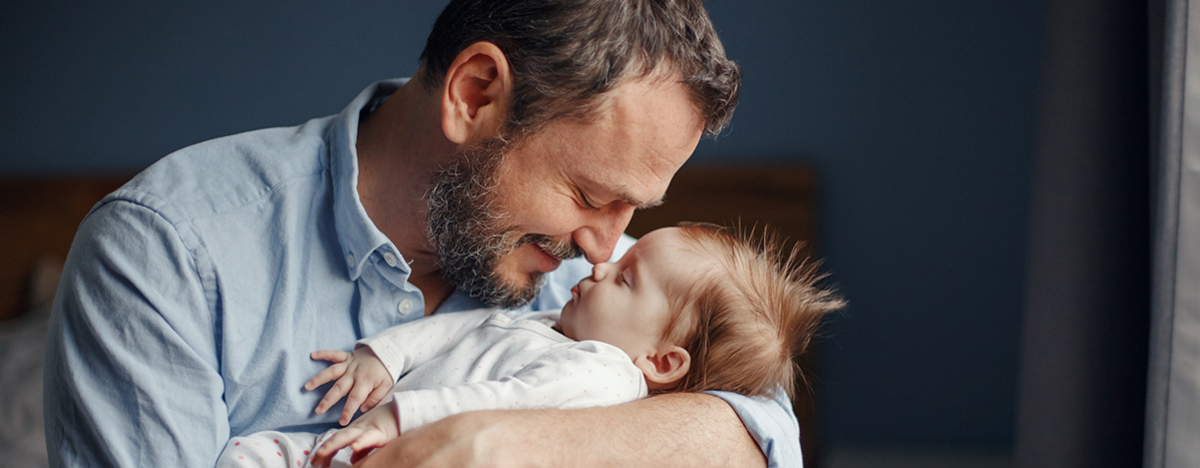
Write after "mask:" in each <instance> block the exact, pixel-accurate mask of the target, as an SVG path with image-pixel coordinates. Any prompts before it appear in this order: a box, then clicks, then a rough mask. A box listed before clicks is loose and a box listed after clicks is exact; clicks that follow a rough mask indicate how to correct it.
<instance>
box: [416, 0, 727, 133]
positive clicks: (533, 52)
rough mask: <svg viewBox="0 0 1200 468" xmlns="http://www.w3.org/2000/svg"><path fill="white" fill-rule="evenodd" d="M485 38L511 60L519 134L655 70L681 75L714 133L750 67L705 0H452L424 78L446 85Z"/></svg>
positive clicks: (509, 126) (430, 43)
mask: <svg viewBox="0 0 1200 468" xmlns="http://www.w3.org/2000/svg"><path fill="white" fill-rule="evenodd" d="M477 42H490V43H492V44H495V45H496V46H497V47H499V48H500V50H501V51H503V52H504V55H505V57H506V58H507V60H508V63H509V68H510V70H511V71H512V79H513V91H512V104H511V109H510V112H509V118H508V121H507V123H506V125H505V131H507V132H509V134H510V135H512V136H513V138H514V139H516V138H520V136H521V135H526V134H529V133H532V132H536V131H537V130H538V129H540V128H541V126H543V125H545V124H546V123H548V122H550V121H553V120H555V119H558V118H562V117H575V118H586V117H588V116H590V115H591V112H592V111H593V110H595V109H596V108H597V107H598V106H599V105H600V104H601V103H602V102H603V100H602V97H603V95H604V93H606V92H607V91H609V90H611V89H613V88H615V87H616V86H619V85H621V84H622V83H625V82H626V81H628V80H630V79H635V78H640V77H649V76H650V75H651V74H654V75H655V76H656V77H658V76H663V77H670V76H674V75H673V74H676V75H677V76H678V77H679V78H680V79H681V80H682V82H683V84H684V85H686V86H687V88H688V92H689V93H690V95H691V98H692V101H693V103H694V104H695V105H696V107H697V108H698V109H699V110H700V112H701V114H702V115H703V117H704V129H705V132H706V133H707V134H709V135H716V134H718V133H720V132H721V130H722V129H724V128H725V126H726V125H727V124H728V123H729V119H730V117H732V116H733V109H734V107H735V106H737V100H738V88H739V86H740V84H741V72H740V71H739V69H738V66H737V64H735V63H734V62H732V61H730V60H728V59H726V58H725V49H724V48H723V47H722V45H721V41H720V39H719V38H718V37H717V33H716V31H715V30H714V29H713V26H712V22H711V21H710V20H709V18H708V13H706V12H705V10H704V5H703V4H702V2H701V0H452V1H451V2H450V4H449V5H447V6H446V9H445V10H442V13H441V15H440V16H438V19H437V21H436V22H435V23H434V25H433V31H432V32H431V33H430V34H429V38H428V40H427V41H426V43H425V50H424V51H422V52H421V67H420V69H419V70H418V74H417V80H418V81H419V82H420V83H421V85H422V87H423V88H424V89H426V90H427V91H432V90H436V89H439V88H440V87H441V86H442V84H443V80H444V79H445V76H446V73H447V72H448V71H449V68H450V65H451V64H452V63H453V62H454V59H455V58H456V57H457V56H458V54H459V53H460V52H462V51H463V50H464V49H466V48H467V47H468V46H470V45H471V44H474V43H477ZM663 65H665V66H666V67H667V68H665V69H663V70H659V69H658V68H659V67H660V66H663ZM663 72H667V73H663Z"/></svg>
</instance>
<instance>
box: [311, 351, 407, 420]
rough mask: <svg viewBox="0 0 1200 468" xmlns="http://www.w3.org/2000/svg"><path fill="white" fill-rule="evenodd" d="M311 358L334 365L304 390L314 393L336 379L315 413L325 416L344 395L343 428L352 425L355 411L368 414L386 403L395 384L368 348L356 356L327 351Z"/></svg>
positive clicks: (318, 375)
mask: <svg viewBox="0 0 1200 468" xmlns="http://www.w3.org/2000/svg"><path fill="white" fill-rule="evenodd" d="M310 357H311V358H312V359H316V360H321V361H330V362H333V363H335V364H334V365H332V366H329V367H327V368H325V370H323V371H321V372H320V373H318V374H317V375H316V376H315V377H313V378H312V379H310V380H309V381H308V383H305V384H304V389H305V390H308V391H312V390H313V389H315V388H317V387H320V386H321V385H324V384H325V383H326V382H329V381H331V380H334V379H337V383H335V384H333V387H332V388H330V389H329V392H327V393H325V398H322V399H321V402H320V403H318V404H317V410H316V412H317V414H325V412H326V411H329V408H330V407H331V406H333V405H334V404H336V403H337V402H338V400H341V399H342V397H343V396H345V397H346V406H345V407H343V409H342V417H341V419H339V420H338V422H339V423H341V424H342V425H343V426H345V425H346V424H349V423H350V418H352V417H354V412H355V411H358V409H359V407H360V406H361V407H362V410H363V411H364V412H366V411H370V410H371V408H374V407H375V405H378V404H379V402H380V401H383V398H384V397H386V396H387V394H388V391H389V390H391V388H392V385H393V384H395V382H393V381H392V375H391V374H389V373H388V371H387V368H386V367H384V365H383V362H381V361H380V360H379V358H378V357H375V353H373V352H371V349H370V348H367V347H366V346H362V347H359V348H358V349H356V350H354V354H350V353H347V352H345V351H332V350H327V349H326V350H321V351H317V352H315V353H312V354H311V355H310ZM347 393H349V396H347Z"/></svg>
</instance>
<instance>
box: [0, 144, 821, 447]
mask: <svg viewBox="0 0 1200 468" xmlns="http://www.w3.org/2000/svg"><path fill="white" fill-rule="evenodd" d="M128 178H129V176H128V175H106V176H75V177H41V178H24V179H12V178H9V179H0V220H3V222H2V223H0V242H3V244H0V245H5V246H6V247H7V248H6V249H4V250H3V253H0V255H3V257H2V258H0V260H2V261H0V454H4V456H3V457H0V467H6V466H13V467H17V466H21V467H44V466H46V465H47V463H46V452H45V447H44V439H43V436H42V392H41V382H42V362H43V352H44V349H45V346H44V338H45V335H46V319H47V317H48V315H49V302H50V300H51V299H52V295H53V290H54V286H55V284H56V283H57V279H58V272H59V268H61V267H60V265H61V261H62V259H64V258H65V257H66V254H67V251H68V249H69V247H70V244H71V239H72V237H73V236H74V232H75V228H76V227H77V226H78V224H79V222H80V221H81V220H82V219H83V216H84V215H85V214H86V213H87V211H88V210H89V209H90V208H91V206H92V205H93V204H94V203H95V202H97V201H99V200H100V199H101V198H102V197H103V196H104V195H105V194H107V193H108V192H111V191H113V190H115V189H116V188H117V187H119V186H120V185H121V184H122V183H123V182H124V181H126V180H128ZM815 197H816V184H815V177H814V173H813V171H812V169H811V168H809V167H807V166H802V165H702V164H689V165H688V166H686V167H684V168H683V169H681V170H680V171H679V173H678V174H677V175H676V177H675V179H674V181H673V182H672V184H671V189H670V190H669V191H668V193H667V203H666V204H664V205H663V206H661V207H658V208H654V209H651V210H646V211H642V212H639V213H638V214H637V215H635V216H634V219H633V221H632V222H631V223H630V226H629V229H628V232H629V233H630V234H631V235H634V236H640V235H642V234H645V233H646V232H648V231H650V230H652V229H654V228H657V227H661V226H668V225H673V224H675V223H677V222H679V221H708V222H715V223H719V224H730V223H733V222H739V223H741V224H742V225H744V226H763V225H770V226H771V227H772V228H773V229H775V230H777V231H778V232H779V233H780V234H782V235H784V236H786V237H787V238H789V239H790V243H795V242H798V241H799V242H804V247H803V248H804V251H805V252H806V253H809V254H811V253H812V252H815V251H816V249H817V247H818V246H817V244H816V243H815V227H816V210H815V206H816V204H815ZM815 356H816V350H815V349H814V350H812V352H810V353H809V354H808V355H807V356H805V357H804V358H803V359H802V361H801V363H800V364H801V366H802V367H803V368H804V369H805V373H807V374H809V375H815V374H816V369H815V368H814V364H815V362H816V359H815ZM799 388H807V387H804V386H801V387H799ZM818 401H819V395H818V394H817V393H816V391H815V389H812V391H809V392H807V393H805V392H801V393H800V395H799V396H798V397H797V398H796V400H795V401H794V402H793V403H794V405H795V409H796V414H797V416H798V417H799V418H800V426H801V431H802V433H803V438H802V441H801V442H802V445H803V448H804V454H805V456H804V458H805V465H806V466H809V467H819V466H820V465H819V463H820V451H819V450H820V431H819V428H820V426H819V424H817V420H816V413H815V411H814V408H815V407H816V406H817V402H818Z"/></svg>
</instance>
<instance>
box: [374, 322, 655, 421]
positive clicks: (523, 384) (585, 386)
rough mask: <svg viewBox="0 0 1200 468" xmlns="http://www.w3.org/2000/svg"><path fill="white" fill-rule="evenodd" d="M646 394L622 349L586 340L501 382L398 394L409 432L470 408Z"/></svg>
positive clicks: (608, 400)
mask: <svg viewBox="0 0 1200 468" xmlns="http://www.w3.org/2000/svg"><path fill="white" fill-rule="evenodd" d="M645 395H646V384H645V378H644V377H643V376H642V373H641V371H640V370H639V369H638V368H637V367H636V366H634V365H633V363H632V362H631V361H630V360H629V356H628V355H626V354H625V353H624V352H623V351H621V350H620V349H617V348H616V347H613V346H611V345H607V344H603V343H598V342H586V341H585V342H580V343H576V344H574V345H572V346H571V347H568V348H563V349H559V350H555V351H551V352H550V353H548V354H546V355H544V356H542V357H539V358H538V359H536V360H534V361H533V362H530V363H528V364H527V365H526V366H525V367H524V368H523V369H521V370H520V371H518V372H517V373H515V374H513V375H511V376H507V377H503V378H501V379H499V380H490V381H482V382H473V383H468V384H463V385H457V386H450V387H440V388H428V389H424V390H410V391H403V392H397V393H394V394H393V402H391V403H389V404H388V406H389V407H391V406H392V405H395V410H396V411H397V414H398V417H399V424H400V433H401V434H403V433H405V432H407V431H410V430H412V429H414V428H416V427H419V426H422V425H424V424H427V423H430V422H433V421H437V420H439V419H442V418H444V417H447V416H450V415H453V414H458V413H462V412H467V411H478V410H488V409H517V408H524V409H530V408H564V409H566V408H582V407H591V406H607V405H615V404H618V403H625V402H629V401H633V400H636V399H638V398H641V397H643V396H645Z"/></svg>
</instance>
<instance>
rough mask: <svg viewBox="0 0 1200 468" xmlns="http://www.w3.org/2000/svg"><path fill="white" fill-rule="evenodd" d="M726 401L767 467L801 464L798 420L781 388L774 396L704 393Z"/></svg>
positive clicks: (775, 467)
mask: <svg viewBox="0 0 1200 468" xmlns="http://www.w3.org/2000/svg"><path fill="white" fill-rule="evenodd" d="M704 393H707V394H710V395H713V396H716V397H718V398H721V399H722V400H725V402H727V403H729V406H732V407H733V410H734V411H736V412H737V414H738V417H739V418H741V420H742V424H744V425H745V426H746V430H747V431H749V432H750V436H751V437H753V438H754V441H755V442H757V443H758V448H759V449H761V450H762V452H763V455H766V457H767V468H781V467H792V466H795V467H800V466H804V459H803V457H802V456H801V452H800V422H799V421H798V420H797V419H796V414H795V413H794V412H793V411H792V402H791V401H789V400H788V398H787V393H786V392H784V391H783V389H779V390H778V391H776V392H775V395H774V397H773V398H766V397H747V396H743V395H739V394H736V393H731V392H722V391H710V392H704Z"/></svg>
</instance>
